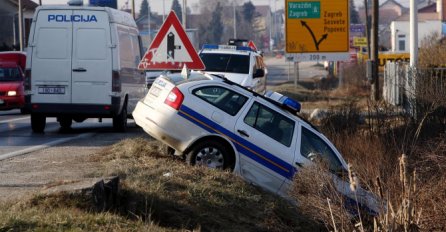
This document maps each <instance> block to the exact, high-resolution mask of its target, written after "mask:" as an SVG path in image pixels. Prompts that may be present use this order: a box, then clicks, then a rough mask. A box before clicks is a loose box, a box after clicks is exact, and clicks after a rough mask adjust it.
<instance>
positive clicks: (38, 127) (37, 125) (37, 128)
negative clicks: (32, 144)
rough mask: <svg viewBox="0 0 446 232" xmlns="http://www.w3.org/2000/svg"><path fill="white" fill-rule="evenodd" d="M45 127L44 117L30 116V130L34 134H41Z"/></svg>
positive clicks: (40, 115) (34, 114) (38, 115)
mask: <svg viewBox="0 0 446 232" xmlns="http://www.w3.org/2000/svg"><path fill="white" fill-rule="evenodd" d="M45 125H46V117H45V115H42V114H36V113H33V114H31V128H32V130H33V132H34V133H43V131H44V130H45Z"/></svg>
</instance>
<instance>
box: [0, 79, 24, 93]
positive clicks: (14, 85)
mask: <svg viewBox="0 0 446 232" xmlns="http://www.w3.org/2000/svg"><path fill="white" fill-rule="evenodd" d="M22 85H23V82H22V81H8V82H0V91H2V92H3V91H9V90H17V89H19V87H20V86H22Z"/></svg>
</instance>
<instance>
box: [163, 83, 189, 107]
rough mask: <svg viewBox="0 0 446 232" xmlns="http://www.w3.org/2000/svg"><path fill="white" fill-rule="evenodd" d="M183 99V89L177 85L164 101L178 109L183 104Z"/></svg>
mask: <svg viewBox="0 0 446 232" xmlns="http://www.w3.org/2000/svg"><path fill="white" fill-rule="evenodd" d="M183 99H184V95H183V93H181V91H180V90H179V89H178V88H177V87H175V88H173V89H172V91H170V93H169V95H167V98H166V100H165V101H164V103H166V104H167V105H169V106H171V107H172V108H174V109H176V110H178V109H179V108H180V106H181V103H183Z"/></svg>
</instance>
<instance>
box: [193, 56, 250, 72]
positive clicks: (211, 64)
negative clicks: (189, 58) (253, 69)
mask: <svg viewBox="0 0 446 232" xmlns="http://www.w3.org/2000/svg"><path fill="white" fill-rule="evenodd" d="M200 58H201V60H203V62H204V65H205V66H206V71H210V72H229V73H244V74H248V73H249V56H248V55H236V54H218V53H201V54H200Z"/></svg>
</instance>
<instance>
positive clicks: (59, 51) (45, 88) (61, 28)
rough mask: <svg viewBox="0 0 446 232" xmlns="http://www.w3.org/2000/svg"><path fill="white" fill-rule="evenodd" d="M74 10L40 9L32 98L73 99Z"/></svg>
mask: <svg viewBox="0 0 446 232" xmlns="http://www.w3.org/2000/svg"><path fill="white" fill-rule="evenodd" d="M71 14H72V11H71V10H57V11H54V10H41V11H39V13H38V15H37V22H36V24H35V25H36V29H35V34H34V37H33V38H34V40H33V42H32V43H31V44H30V46H31V47H32V48H33V49H32V58H31V65H32V66H31V67H32V78H31V81H32V85H33V90H34V95H33V96H32V101H33V102H39V103H71V72H72V71H71V56H72V36H73V30H72V23H71V22H67V21H66V20H65V18H64V17H65V16H67V15H68V16H69V15H71Z"/></svg>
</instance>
